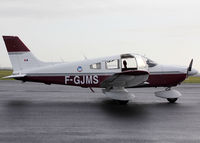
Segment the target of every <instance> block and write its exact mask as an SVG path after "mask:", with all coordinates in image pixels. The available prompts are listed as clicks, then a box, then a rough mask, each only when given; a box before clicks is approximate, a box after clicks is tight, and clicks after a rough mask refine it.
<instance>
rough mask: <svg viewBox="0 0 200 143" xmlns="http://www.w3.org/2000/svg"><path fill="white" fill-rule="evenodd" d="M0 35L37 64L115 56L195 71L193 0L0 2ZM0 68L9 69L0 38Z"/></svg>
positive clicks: (198, 22)
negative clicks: (12, 40)
mask: <svg viewBox="0 0 200 143" xmlns="http://www.w3.org/2000/svg"><path fill="white" fill-rule="evenodd" d="M0 33H1V35H14V36H19V37H20V39H21V40H22V41H23V42H24V43H25V44H26V45H27V46H28V48H29V49H30V50H31V51H32V52H33V54H35V56H36V57H38V58H39V59H40V60H43V61H51V62H52V61H63V60H64V61H75V60H82V59H84V56H86V57H88V58H94V57H95V58H96V57H103V56H109V55H116V54H121V53H128V52H131V53H138V54H142V55H146V56H147V57H149V58H151V59H152V60H154V61H156V62H158V63H161V64H174V65H185V66H188V64H189V62H190V60H191V59H192V58H193V59H194V68H196V69H197V70H199V71H200V56H199V54H200V1H199V0H0ZM0 51H1V52H0V67H11V64H10V61H9V58H8V55H7V52H6V49H5V45H4V42H3V40H2V38H1V39H0Z"/></svg>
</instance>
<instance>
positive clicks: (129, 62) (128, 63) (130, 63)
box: [122, 57, 137, 71]
mask: <svg viewBox="0 0 200 143" xmlns="http://www.w3.org/2000/svg"><path fill="white" fill-rule="evenodd" d="M126 70H137V62H136V58H134V57H126V58H122V71H126Z"/></svg>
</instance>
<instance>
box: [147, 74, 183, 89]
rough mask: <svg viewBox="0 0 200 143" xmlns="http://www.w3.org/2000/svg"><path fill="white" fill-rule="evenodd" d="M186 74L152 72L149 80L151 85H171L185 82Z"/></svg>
mask: <svg viewBox="0 0 200 143" xmlns="http://www.w3.org/2000/svg"><path fill="white" fill-rule="evenodd" d="M185 78H186V74H150V75H149V78H148V80H147V82H149V83H150V84H149V85H148V86H149V87H168V86H169V87H170V86H176V85H177V84H180V83H181V82H183V81H184V80H185Z"/></svg>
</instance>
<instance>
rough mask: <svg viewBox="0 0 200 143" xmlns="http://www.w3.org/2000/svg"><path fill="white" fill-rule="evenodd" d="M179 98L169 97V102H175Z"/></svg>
mask: <svg viewBox="0 0 200 143" xmlns="http://www.w3.org/2000/svg"><path fill="white" fill-rule="evenodd" d="M177 99H178V98H167V100H168V101H169V103H175V102H176V100H177Z"/></svg>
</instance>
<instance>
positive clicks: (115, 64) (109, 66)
mask: <svg viewBox="0 0 200 143" xmlns="http://www.w3.org/2000/svg"><path fill="white" fill-rule="evenodd" d="M105 64H106V69H119V60H111V61H107V62H106V63H105Z"/></svg>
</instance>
